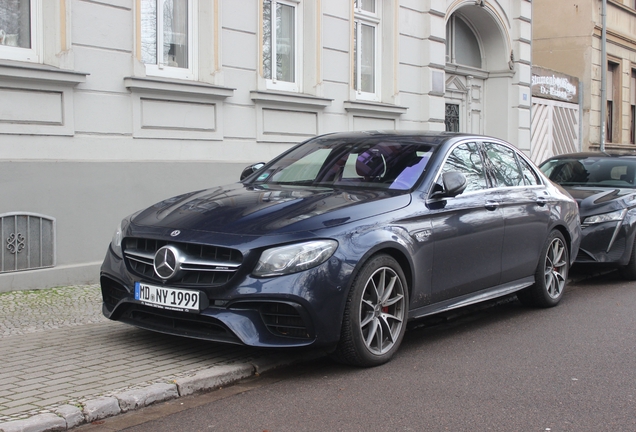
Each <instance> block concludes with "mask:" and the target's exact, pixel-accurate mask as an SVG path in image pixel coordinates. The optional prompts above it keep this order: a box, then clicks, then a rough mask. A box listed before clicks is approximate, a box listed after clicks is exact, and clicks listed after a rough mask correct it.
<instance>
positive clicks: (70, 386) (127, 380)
mask: <svg viewBox="0 0 636 432" xmlns="http://www.w3.org/2000/svg"><path fill="white" fill-rule="evenodd" d="M299 354H300V353H299V352H294V353H291V354H290V353H289V352H287V353H285V352H282V353H281V352H280V351H276V352H274V351H269V350H257V349H254V348H246V347H242V346H236V345H227V344H218V343H212V342H205V341H199V340H194V339H187V338H180V337H174V336H169V335H163V334H159V333H154V332H150V331H146V330H141V329H137V328H135V327H132V326H128V325H126V324H121V323H118V322H113V321H110V320H108V319H106V318H104V316H103V315H102V313H101V294H100V290H99V286H98V285H84V286H71V287H63V288H52V289H45V290H35V291H14V292H8V293H0V432H13V431H27V430H28V431H49V430H51V431H52V430H67V429H70V428H73V427H75V426H78V425H80V424H83V423H86V422H91V421H95V420H98V419H100V418H105V417H109V416H112V415H117V414H119V413H121V412H126V411H128V410H131V409H137V408H141V407H143V406H146V405H149V404H150V403H153V402H158V401H162V400H168V399H172V398H176V397H180V396H185V395H187V394H192V393H195V392H197V391H202V390H208V389H213V388H217V387H219V386H222V385H226V384H228V383H230V382H233V381H237V380H240V379H243V378H246V377H248V376H251V375H254V374H256V373H260V372H263V371H265V370H267V369H270V368H273V367H276V366H277V365H282V364H289V363H292V362H294V361H297V360H298V358H299Z"/></svg>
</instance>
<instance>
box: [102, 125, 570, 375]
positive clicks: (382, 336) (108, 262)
mask: <svg viewBox="0 0 636 432" xmlns="http://www.w3.org/2000/svg"><path fill="white" fill-rule="evenodd" d="M252 171H255V172H253V173H252ZM579 242H580V226H579V217H578V211H577V206H576V203H575V202H574V200H573V199H572V198H571V197H570V196H569V195H568V194H567V193H565V192H564V191H563V190H562V189H561V188H560V187H559V186H556V185H554V184H553V183H551V182H550V181H548V180H547V178H545V177H544V176H543V174H541V172H540V171H539V170H538V169H537V168H536V167H535V166H534V165H533V164H532V163H531V162H530V161H529V160H528V159H527V158H526V157H525V156H524V155H523V154H521V153H520V152H519V151H517V150H516V149H515V148H514V147H512V146H511V145H509V144H507V143H505V142H503V141H501V140H498V139H494V138H488V137H483V136H471V135H460V134H449V133H424V132H422V133H420V132H404V133H400V132H355V133H335V134H328V135H323V136H318V137H315V138H312V139H310V140H308V141H306V142H304V143H302V144H299V145H298V146H295V147H294V148H292V149H291V150H289V151H287V152H285V153H283V154H282V155H280V156H279V157H277V158H275V159H274V160H272V161H271V162H269V163H267V164H257V165H255V166H253V167H249V169H248V170H247V172H246V178H244V179H243V180H242V181H240V182H237V183H234V184H230V185H228V186H221V187H215V188H212V189H207V190H200V191H196V192H192V193H188V194H185V195H181V196H177V197H174V198H170V199H167V200H165V201H163V202H160V203H158V204H156V205H154V206H152V207H149V208H147V209H145V210H142V211H139V212H137V213H135V214H133V215H131V216H129V217H127V218H125V219H124V220H123V221H122V222H121V226H120V227H119V228H118V229H117V231H116V232H115V234H114V237H113V240H112V242H111V244H110V247H109V248H108V252H107V254H106V258H105V260H104V263H103V266H102V268H101V287H102V293H103V312H104V315H105V316H106V317H108V318H110V319H113V320H118V321H121V322H124V323H128V324H132V325H135V326H138V327H142V328H145V329H149V330H155V331H158V332H163V333H169V334H173V335H182V336H188V337H192V338H199V339H205V340H212V341H222V342H230V343H239V344H245V345H250V346H255V347H306V346H314V347H324V348H325V349H326V350H328V351H330V352H332V355H333V357H334V358H335V359H337V360H339V361H341V362H344V363H349V364H354V365H361V366H374V365H378V364H381V363H384V362H386V361H388V360H389V359H390V358H391V357H392V356H393V355H394V353H395V352H396V350H397V349H398V347H399V345H400V343H401V341H402V338H403V336H404V331H405V329H406V323H407V321H408V320H412V319H416V318H419V317H423V316H426V315H431V314H435V313H438V312H442V311H447V310H450V309H454V308H458V307H462V306H465V305H469V304H473V303H477V302H481V301H484V300H488V299H493V298H496V297H499V296H503V295H508V294H511V293H517V295H518V297H519V299H520V300H521V301H522V302H523V303H527V304H531V305H536V306H541V307H549V306H554V305H556V304H557V303H558V302H559V300H560V299H561V297H562V295H563V290H564V289H565V285H566V281H567V276H568V269H569V266H570V264H571V260H572V257H574V256H576V254H577V251H578V247H579Z"/></svg>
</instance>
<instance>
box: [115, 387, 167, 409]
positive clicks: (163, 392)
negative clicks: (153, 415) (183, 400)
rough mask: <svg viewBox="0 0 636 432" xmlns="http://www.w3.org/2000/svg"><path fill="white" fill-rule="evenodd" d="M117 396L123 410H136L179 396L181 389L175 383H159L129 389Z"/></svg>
mask: <svg viewBox="0 0 636 432" xmlns="http://www.w3.org/2000/svg"><path fill="white" fill-rule="evenodd" d="M115 397H116V398H117V400H118V401H119V408H120V409H121V412H123V413H125V412H128V411H130V410H136V409H139V408H142V407H145V406H148V405H151V404H153V403H155V402H164V401H167V400H170V399H176V398H178V397H179V391H178V390H177V386H176V385H175V384H167V383H158V384H153V385H151V386H149V387H146V388H143V389H135V390H128V391H125V392H122V393H119V394H116V395H115Z"/></svg>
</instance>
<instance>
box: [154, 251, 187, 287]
mask: <svg viewBox="0 0 636 432" xmlns="http://www.w3.org/2000/svg"><path fill="white" fill-rule="evenodd" d="M153 267H154V268H155V273H157V276H159V277H160V278H161V279H163V280H168V279H171V278H173V277H175V276H176V275H177V273H179V270H181V257H180V255H179V250H178V249H177V248H175V247H174V246H164V247H162V248H161V249H159V250H158V251H157V253H156V254H155V259H154V262H153Z"/></svg>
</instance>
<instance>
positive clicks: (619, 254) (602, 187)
mask: <svg viewBox="0 0 636 432" xmlns="http://www.w3.org/2000/svg"><path fill="white" fill-rule="evenodd" d="M541 170H542V171H543V172H544V173H545V174H546V175H547V176H548V177H549V178H550V180H552V181H554V182H555V183H558V184H560V185H561V186H563V188H565V189H566V190H567V191H568V192H569V193H570V195H572V196H573V197H574V199H576V201H577V203H578V204H579V212H580V215H581V227H582V233H583V238H582V240H581V249H580V250H579V254H578V255H577V256H576V262H577V263H582V264H586V265H588V264H607V265H612V266H615V267H617V268H618V269H619V270H620V273H621V275H622V276H623V277H624V278H626V279H629V280H636V248H634V242H635V238H636V180H635V176H636V153H634V152H617V151H608V152H604V153H601V152H589V153H571V154H566V155H562V156H555V157H553V158H550V159H548V160H546V161H545V162H543V163H542V164H541Z"/></svg>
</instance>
